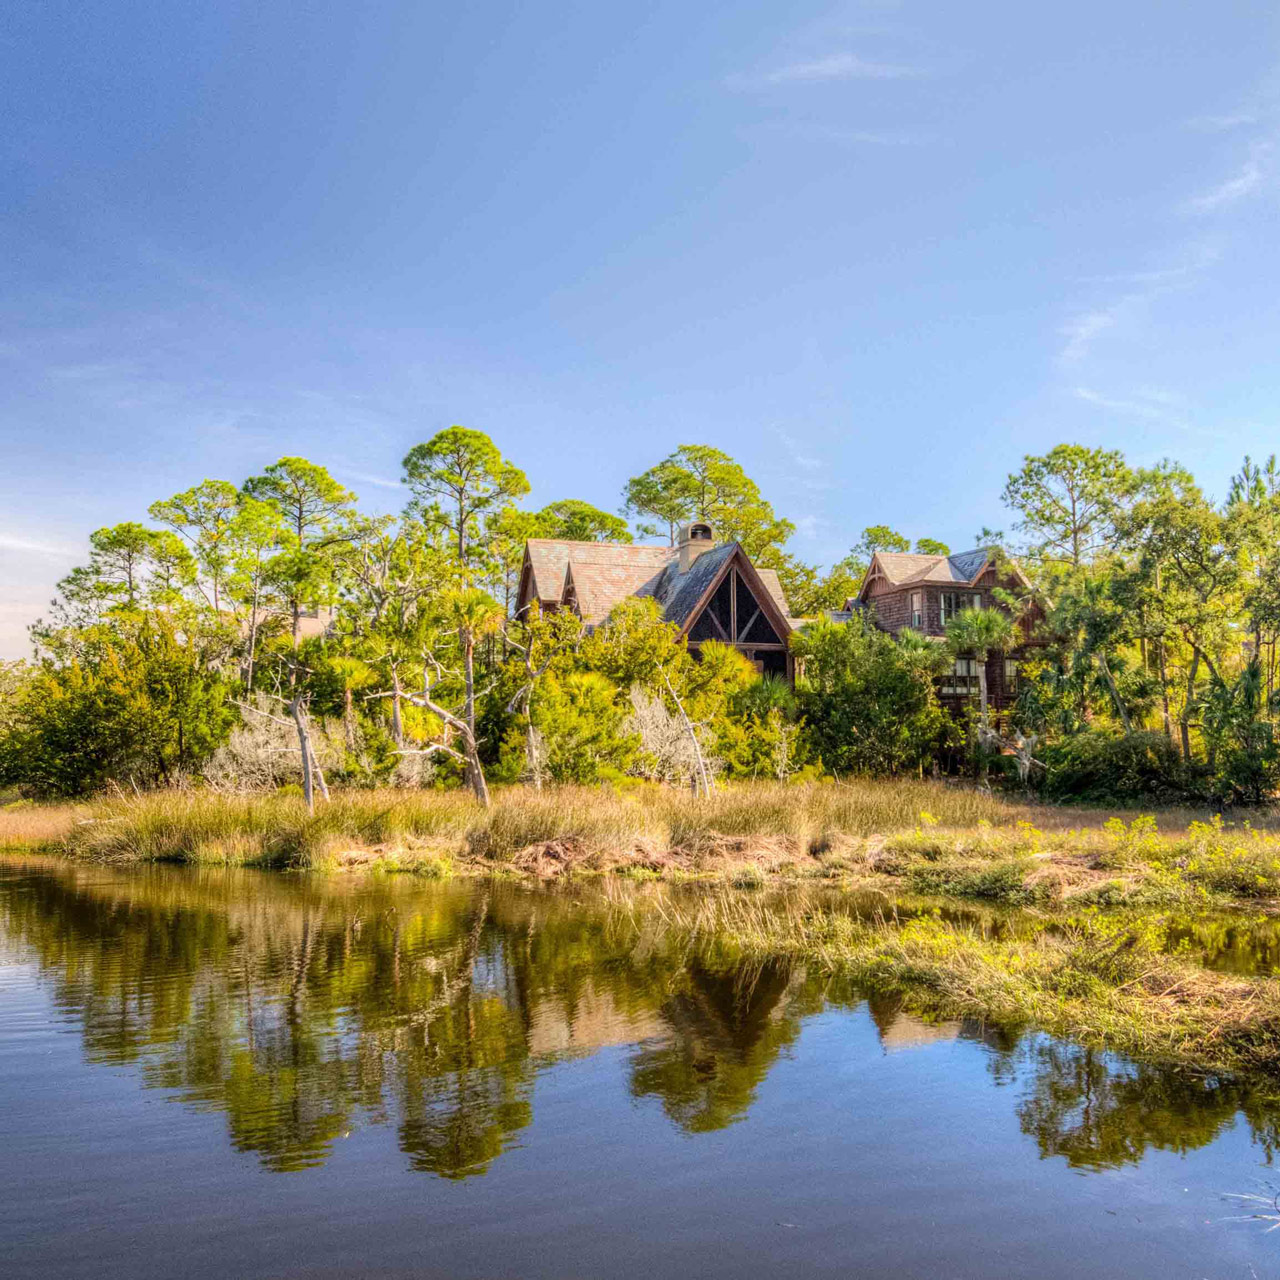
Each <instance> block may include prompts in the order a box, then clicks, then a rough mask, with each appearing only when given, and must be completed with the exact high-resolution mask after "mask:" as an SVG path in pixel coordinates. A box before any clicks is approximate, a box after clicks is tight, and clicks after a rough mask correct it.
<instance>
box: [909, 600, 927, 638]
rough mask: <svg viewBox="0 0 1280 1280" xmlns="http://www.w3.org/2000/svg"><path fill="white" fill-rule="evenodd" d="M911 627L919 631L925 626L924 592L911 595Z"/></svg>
mask: <svg viewBox="0 0 1280 1280" xmlns="http://www.w3.org/2000/svg"><path fill="white" fill-rule="evenodd" d="M911 625H912V626H913V627H914V628H915V629H916V630H917V631H919V630H920V628H921V627H923V626H924V592H923V591H913V592H912V593H911Z"/></svg>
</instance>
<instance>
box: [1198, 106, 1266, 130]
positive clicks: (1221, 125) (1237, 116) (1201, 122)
mask: <svg viewBox="0 0 1280 1280" xmlns="http://www.w3.org/2000/svg"><path fill="white" fill-rule="evenodd" d="M1258 120H1259V116H1258V114H1257V112H1255V111H1236V112H1232V113H1229V114H1227V115H1220V116H1194V117H1193V118H1192V119H1190V120H1188V121H1187V124H1188V126H1189V127H1190V128H1192V129H1200V130H1202V131H1203V132H1205V133H1225V132H1226V131H1227V130H1229V129H1241V128H1244V127H1245V126H1246V125H1251V124H1257V123H1258Z"/></svg>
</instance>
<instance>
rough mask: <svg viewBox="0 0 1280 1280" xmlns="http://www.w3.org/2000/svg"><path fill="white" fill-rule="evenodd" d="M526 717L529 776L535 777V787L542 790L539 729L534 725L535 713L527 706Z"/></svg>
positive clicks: (526, 756) (525, 732)
mask: <svg viewBox="0 0 1280 1280" xmlns="http://www.w3.org/2000/svg"><path fill="white" fill-rule="evenodd" d="M525 719H526V721H527V723H526V725H525V730H524V740H525V747H524V754H525V762H526V764H527V765H528V769H529V776H530V777H531V778H532V779H533V789H534V790H535V791H541V790H542V760H541V759H540V758H539V755H538V731H537V730H536V729H535V728H534V727H533V714H532V712H531V711H530V710H529V708H527V707H526V708H525Z"/></svg>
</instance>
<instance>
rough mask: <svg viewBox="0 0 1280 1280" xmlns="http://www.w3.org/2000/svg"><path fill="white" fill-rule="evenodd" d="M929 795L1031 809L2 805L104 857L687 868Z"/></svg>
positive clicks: (659, 798) (660, 799)
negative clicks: (541, 861) (569, 862)
mask: <svg viewBox="0 0 1280 1280" xmlns="http://www.w3.org/2000/svg"><path fill="white" fill-rule="evenodd" d="M926 806H928V807H929V808H930V809H931V811H934V812H937V813H938V814H940V815H941V820H943V821H946V822H947V823H948V824H949V825H952V826H959V825H963V824H966V823H974V822H977V821H979V820H985V821H987V822H989V823H993V824H997V825H998V824H1002V823H1016V822H1018V821H1019V820H1023V818H1024V817H1025V815H1026V813H1027V812H1028V811H1027V810H1026V809H1025V807H1024V806H1020V805H1011V804H1009V803H1007V802H1005V801H1002V800H1000V799H998V798H996V797H993V796H991V795H987V794H983V793H980V792H976V791H970V790H966V789H964V788H959V787H948V786H942V785H939V784H934V783H924V782H893V781H888V782H882V781H875V782H864V783H857V784H848V785H842V784H812V785H805V786H786V785H782V784H771V783H755V784H744V785H741V786H734V787H725V788H722V789H721V790H720V791H718V792H717V793H716V794H715V795H713V796H711V797H710V798H707V799H700V798H697V797H694V796H691V795H689V794H687V793H684V792H681V791H675V790H672V789H670V788H665V787H658V786H640V787H628V788H626V789H620V790H612V789H607V788H594V787H560V788H556V789H554V790H550V791H543V792H537V791H533V790H530V789H525V788H510V789H507V790H503V791H500V792H498V793H497V795H496V796H495V801H494V804H493V806H492V808H490V809H488V810H485V809H482V808H481V807H479V806H478V805H477V804H476V803H475V801H474V800H472V799H471V798H470V797H469V796H467V795H464V794H463V793H461V792H456V791H454V792H437V791H392V790H385V791H346V792H336V793H335V795H334V798H333V801H332V802H331V803H329V804H322V805H319V806H317V808H316V812H315V814H314V815H308V813H307V811H306V807H305V805H304V804H303V802H302V800H301V798H300V797H298V796H294V795H289V794H274V795H266V796H262V795H247V796H237V795H226V794H220V793H213V792H202V791H171V792H154V793H150V794H144V795H141V796H133V797H120V798H115V799H108V800H101V801H98V802H96V803H94V804H92V805H89V806H87V807H85V808H84V809H83V810H78V811H75V812H77V813H78V814H79V817H78V818H73V817H71V816H69V815H70V814H71V813H72V811H71V810H70V809H65V808H60V809H24V810H21V811H18V814H17V816H16V817H15V816H13V815H10V814H6V813H3V812H0V845H5V844H8V845H10V846H13V847H26V848H31V847H42V846H43V847H53V848H57V849H59V850H60V851H63V852H67V853H70V854H72V855H77V856H82V857H89V858H99V859H103V860H108V861H132V860H144V861H196V862H206V863H223V864H228V865H255V866H274V867H311V866H323V865H328V864H330V863H332V862H333V861H334V860H335V859H336V860H337V861H339V862H341V861H342V860H343V859H344V857H345V856H346V855H349V854H352V853H357V852H361V851H363V852H366V853H367V852H369V851H381V852H382V853H384V854H386V853H390V852H395V853H397V854H404V853H407V854H413V853H415V852H418V851H421V850H424V849H425V850H428V851H434V852H436V853H439V852H447V853H449V854H450V855H451V856H454V857H457V858H459V859H472V860H481V861H485V862H490V863H502V862H508V861H510V860H512V859H513V858H515V857H516V855H517V854H519V853H521V852H522V851H524V850H527V849H529V848H531V847H536V846H540V845H549V844H553V843H555V844H559V845H562V846H565V847H571V848H573V849H575V850H577V856H578V859H579V860H580V861H581V862H582V863H583V864H584V865H585V866H587V867H590V866H592V865H596V866H598V867H600V868H603V867H606V866H608V865H611V864H613V863H615V862H617V861H618V860H620V859H640V860H646V859H647V860H653V859H655V858H662V857H664V856H674V857H675V859H676V860H677V861H678V862H679V863H680V864H681V865H683V866H686V867H687V865H688V864H689V863H691V862H692V863H696V862H697V861H698V860H699V859H701V858H706V857H710V856H713V855H715V854H717V853H719V852H723V850H724V849H725V848H726V847H735V846H736V847H738V849H739V851H748V852H749V850H748V846H751V845H753V844H754V845H756V846H763V845H765V844H771V845H772V852H773V854H774V855H775V856H774V859H773V860H774V861H775V862H777V861H790V860H794V859H795V858H796V857H809V856H810V855H811V852H812V851H813V850H818V851H820V852H821V851H825V850H829V849H832V848H835V847H836V846H838V845H847V844H848V843H849V842H852V841H857V840H861V839H865V838H866V837H868V836H871V835H872V834H874V833H877V832H883V831H893V830H896V829H898V828H903V827H909V826H911V825H912V824H914V823H915V822H917V821H918V815H919V813H920V811H921V809H922V808H925V807H926ZM33 815H40V816H39V817H36V816H33Z"/></svg>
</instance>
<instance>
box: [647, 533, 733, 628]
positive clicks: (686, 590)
mask: <svg viewBox="0 0 1280 1280" xmlns="http://www.w3.org/2000/svg"><path fill="white" fill-rule="evenodd" d="M737 546H738V544H737V543H736V542H725V543H722V544H721V545H720V546H718V547H712V548H711V550H710V551H704V552H703V553H702V554H701V555H700V556H699V557H698V558H697V559H696V560H695V561H694V562H693V563H692V564H691V565H690V566H689V572H688V573H681V572H680V564H679V561H676V560H673V561H672V562H671V563H670V564H669V565H667V567H666V568H665V569H663V571H662V573H661V575H660V576H659V577H658V578H656V579H655V580H654V582H653V583H652V584H646V586H645V588H644V589H643V590H641V591H638V592H636V594H637V595H642V596H653V597H654V598H655V599H656V600H657V602H658V603H659V604H660V605H661V606H662V617H663V619H664V620H665V621H667V622H674V623H675V624H676V626H678V627H683V626H684V625H685V623H686V622H688V621H689V617H690V615H691V614H692V613H693V610H694V606H695V605H697V603H698V601H699V600H701V599H702V596H703V593H704V592H705V591H706V589H707V588H708V587H709V586H710V585H711V580H712V579H713V578H714V577H715V576H716V574H717V573H719V572H720V568H721V566H722V565H723V564H724V562H725V561H726V560H728V559H729V558H730V557H731V556H732V555H733V553H734V551H735V550H736V549H737Z"/></svg>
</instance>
